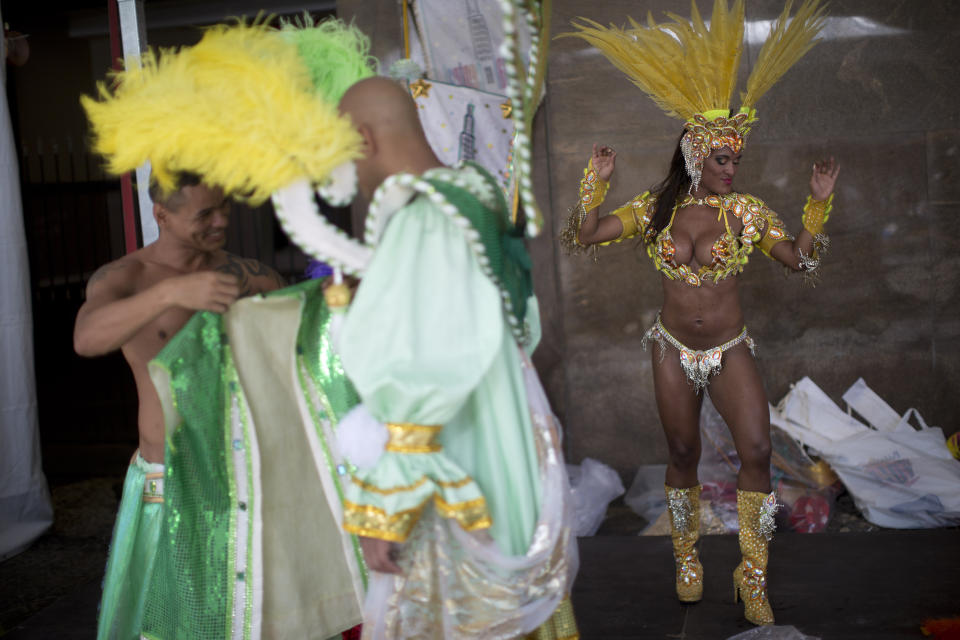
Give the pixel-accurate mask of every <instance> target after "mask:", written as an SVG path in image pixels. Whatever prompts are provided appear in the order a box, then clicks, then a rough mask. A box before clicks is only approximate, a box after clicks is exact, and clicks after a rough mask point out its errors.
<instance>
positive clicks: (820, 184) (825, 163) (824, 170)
mask: <svg viewBox="0 0 960 640" xmlns="http://www.w3.org/2000/svg"><path fill="white" fill-rule="evenodd" d="M593 166H595V167H596V166H597V165H596V161H594V165H593ZM599 172H600V169H599V168H598V169H597V173H599ZM838 173H840V164H839V163H837V162H834V160H833V156H830V159H829V160H820V161H819V162H816V163H814V165H813V175H811V176H810V195H812V196H813V199H814V200H826V199H827V198H829V197H830V194H831V193H833V187H834V185H835V184H837V174H838Z"/></svg>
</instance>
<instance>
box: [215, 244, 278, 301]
mask: <svg viewBox="0 0 960 640" xmlns="http://www.w3.org/2000/svg"><path fill="white" fill-rule="evenodd" d="M217 271H221V272H223V273H229V274H231V275H233V276H235V277H236V278H237V281H238V283H239V285H240V297H241V298H245V297H247V296H252V295H254V294H256V293H259V291H258V290H257V289H256V288H255V287H254V285H253V282H252V281H251V278H260V277H268V278H271V279H272V280H275V281H276V282H278V283H279V284H280V286H281V287H284V286H286V285H285V284H283V278H281V277H280V274H278V273H277V272H276V271H274V270H273V269H271V268H270V267H268V266H267V265H265V264H263V263H262V262H260V261H258V260H253V259H250V258H240V257H237V256H235V255H231V254H227V259H226V262H224V263H223V264H222V265H220V266H219V267H217Z"/></svg>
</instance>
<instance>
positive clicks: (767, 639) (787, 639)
mask: <svg viewBox="0 0 960 640" xmlns="http://www.w3.org/2000/svg"><path fill="white" fill-rule="evenodd" d="M727 640H820V638H818V637H816V636H808V635H806V634H804V633H800V631H799V630H798V629H797V628H796V627H794V626H793V625H787V626H785V627H778V626H776V625H767V626H763V627H755V628H753V629H750V630H749V631H744V632H743V633H738V634H737V635H735V636H730V637H729V638H727Z"/></svg>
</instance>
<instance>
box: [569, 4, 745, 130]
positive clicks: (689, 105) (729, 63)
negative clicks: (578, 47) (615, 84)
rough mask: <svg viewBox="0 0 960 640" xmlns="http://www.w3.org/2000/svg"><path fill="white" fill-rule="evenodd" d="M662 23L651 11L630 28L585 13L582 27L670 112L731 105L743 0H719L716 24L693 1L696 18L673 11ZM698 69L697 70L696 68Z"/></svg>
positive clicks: (684, 114)
mask: <svg viewBox="0 0 960 640" xmlns="http://www.w3.org/2000/svg"><path fill="white" fill-rule="evenodd" d="M667 17H668V18H669V19H670V20H671V21H670V22H665V23H663V24H658V23H657V22H656V21H655V20H654V19H653V15H652V14H649V13H648V14H647V23H646V26H643V25H640V24H638V23H637V22H636V21H635V20H633V19H632V18H629V20H630V25H631V26H630V28H622V27H617V26H615V25H610V27H603V26H601V25H600V24H599V23H597V22H594V21H592V20H588V19H586V18H580V20H581V21H582V23H583V24H578V23H576V22H574V23H572V24H573V26H574V28H576V29H578V31H576V32H572V33H564V34H561V35H560V36H559V37H562V36H572V37H578V38H582V39H583V40H586V41H587V42H589V43H590V44H591V45H593V46H594V47H596V48H597V49H599V50H600V52H601V53H603V55H604V56H606V58H607V59H608V60H610V62H611V63H613V65H614V66H615V67H617V68H618V69H619V70H620V71H622V72H623V73H624V74H626V75H627V77H628V78H630V80H631V81H632V82H633V83H634V84H636V85H637V86H638V87H640V88H641V89H642V90H643V91H644V92H645V93H647V95H649V96H650V97H651V98H652V99H653V101H654V102H656V103H657V105H658V106H659V107H660V108H661V109H663V110H664V111H665V112H666V113H667V115H670V116H674V117H678V118H680V119H682V120H688V119H690V118H691V117H692V116H693V115H694V114H695V113H704V112H707V111H712V110H714V109H729V108H730V97H731V95H732V94H733V90H734V87H735V86H736V82H737V67H738V66H739V64H740V55H741V52H742V50H743V47H742V42H743V19H744V6H743V0H735V1H734V3H733V7H732V8H729V9H728V7H727V1H726V0H714V4H713V15H712V17H711V23H710V27H709V28H708V27H707V25H706V24H705V23H704V21H703V19H702V17H701V16H700V13H699V11H698V10H697V5H696V3H695V2H691V17H692V20H689V21H688V20H686V19H684V18H682V17H680V16H678V15H676V14H672V13H668V14H667ZM693 70H695V71H693Z"/></svg>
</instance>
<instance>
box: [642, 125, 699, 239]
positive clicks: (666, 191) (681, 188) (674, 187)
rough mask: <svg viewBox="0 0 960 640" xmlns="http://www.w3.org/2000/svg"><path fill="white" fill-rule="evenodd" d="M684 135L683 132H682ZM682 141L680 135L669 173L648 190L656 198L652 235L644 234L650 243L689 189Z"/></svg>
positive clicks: (652, 219) (688, 177)
mask: <svg viewBox="0 0 960 640" xmlns="http://www.w3.org/2000/svg"><path fill="white" fill-rule="evenodd" d="M684 133H685V132H684ZM682 140H683V134H682V133H681V134H680V140H677V149H676V151H674V152H673V160H671V161H670V172H669V173H667V177H666V178H664V179H663V182H661V183H660V184H658V185H656V186H655V187H653V188H652V189H650V193H651V194H652V195H655V196H657V208H656V210H655V211H654V212H653V217H652V218H651V219H650V225H649V227H648V228H649V229H653V231H654V232H653V234H649V235H648V234H644V235H645V236H646V237H647V238H650V241H651V242H652V241H654V240H655V239H656V237H657V236H658V235H660V232H661V231H663V229H664V227H666V226H667V224H669V223H670V215H671V214H672V213H673V208H674V207H675V206H676V205H677V201H678V200H680V198H682V197H683V196H684V195H685V194H686V193H687V190H688V189H689V188H690V176H689V175H688V174H687V164H686V162H685V161H684V159H683V151H681V150H680V142H681V141H682Z"/></svg>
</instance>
